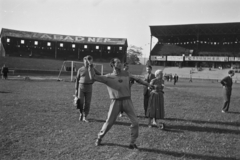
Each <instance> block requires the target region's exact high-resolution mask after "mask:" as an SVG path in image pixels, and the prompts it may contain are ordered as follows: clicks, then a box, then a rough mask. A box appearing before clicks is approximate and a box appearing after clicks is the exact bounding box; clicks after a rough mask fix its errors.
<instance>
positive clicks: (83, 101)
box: [77, 90, 92, 117]
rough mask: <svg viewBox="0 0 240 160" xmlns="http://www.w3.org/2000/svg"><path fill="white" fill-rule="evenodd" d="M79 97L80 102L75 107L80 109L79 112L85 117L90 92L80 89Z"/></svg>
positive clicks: (88, 106) (87, 111)
mask: <svg viewBox="0 0 240 160" xmlns="http://www.w3.org/2000/svg"><path fill="white" fill-rule="evenodd" d="M79 98H80V102H79V104H78V106H77V109H79V110H80V113H81V114H83V116H84V117H87V115H88V113H89V111H90V105H91V99H92V92H83V91H81V90H80V92H79Z"/></svg>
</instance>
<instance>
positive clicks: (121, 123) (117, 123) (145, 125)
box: [89, 119, 148, 127]
mask: <svg viewBox="0 0 240 160" xmlns="http://www.w3.org/2000/svg"><path fill="white" fill-rule="evenodd" d="M89 120H91V121H93V122H106V121H105V120H101V119H89ZM114 125H123V126H130V125H131V123H127V122H119V121H116V122H115V123H114ZM139 126H141V127H148V125H147V124H139Z"/></svg>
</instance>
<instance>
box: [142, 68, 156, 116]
mask: <svg viewBox="0 0 240 160" xmlns="http://www.w3.org/2000/svg"><path fill="white" fill-rule="evenodd" d="M146 71H147V73H146V74H145V75H144V81H145V82H147V83H150V82H151V80H152V79H154V78H155V75H154V74H152V66H149V65H148V66H146ZM143 96H144V99H143V106H144V114H145V117H147V108H148V99H149V96H150V90H149V88H148V87H147V86H144V87H143Z"/></svg>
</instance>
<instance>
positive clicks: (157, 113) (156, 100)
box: [147, 70, 164, 129]
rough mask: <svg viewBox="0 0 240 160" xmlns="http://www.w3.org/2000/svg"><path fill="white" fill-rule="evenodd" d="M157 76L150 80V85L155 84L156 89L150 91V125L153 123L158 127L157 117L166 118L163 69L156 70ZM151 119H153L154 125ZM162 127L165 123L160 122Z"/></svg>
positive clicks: (148, 112)
mask: <svg viewBox="0 0 240 160" xmlns="http://www.w3.org/2000/svg"><path fill="white" fill-rule="evenodd" d="M155 77H156V78H154V79H152V80H151V82H150V85H152V86H154V89H153V90H152V91H151V92H150V98H149V102H148V109H147V116H148V118H149V121H148V127H152V125H153V126H157V127H158V125H157V119H163V118H164V97H163V94H164V92H163V88H164V80H163V73H162V70H156V72H155ZM151 120H153V123H152V125H151ZM160 129H164V124H163V123H162V124H160Z"/></svg>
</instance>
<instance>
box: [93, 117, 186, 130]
mask: <svg viewBox="0 0 240 160" xmlns="http://www.w3.org/2000/svg"><path fill="white" fill-rule="evenodd" d="M89 120H90V121H92V122H103V123H104V122H105V120H100V119H89ZM114 125H123V126H128V127H129V126H131V123H127V122H118V121H116V122H115V123H114ZM139 126H140V127H146V128H148V125H147V124H141V123H139ZM153 128H155V129H159V128H158V127H152V128H151V129H153ZM159 130H160V129H159ZM162 131H167V132H178V133H179V132H183V131H182V130H179V129H174V128H169V127H168V126H165V128H164V129H163V130H162Z"/></svg>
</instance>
